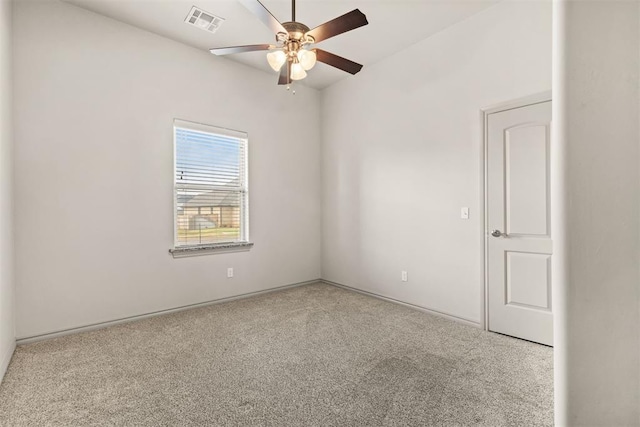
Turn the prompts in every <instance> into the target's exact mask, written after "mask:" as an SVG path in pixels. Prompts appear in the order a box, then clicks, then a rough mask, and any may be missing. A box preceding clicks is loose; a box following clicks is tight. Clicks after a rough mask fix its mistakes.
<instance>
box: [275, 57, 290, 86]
mask: <svg viewBox="0 0 640 427" xmlns="http://www.w3.org/2000/svg"><path fill="white" fill-rule="evenodd" d="M278 84H279V85H288V84H291V62H289V61H287V62H286V63H285V64H284V65H283V66H282V68H280V78H279V79H278Z"/></svg>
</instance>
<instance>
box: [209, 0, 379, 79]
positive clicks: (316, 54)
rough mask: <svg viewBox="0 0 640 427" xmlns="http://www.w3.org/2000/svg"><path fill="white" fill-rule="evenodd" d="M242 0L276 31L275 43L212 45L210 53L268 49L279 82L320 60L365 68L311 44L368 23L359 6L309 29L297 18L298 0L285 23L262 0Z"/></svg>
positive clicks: (297, 76)
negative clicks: (288, 20) (217, 46)
mask: <svg viewBox="0 0 640 427" xmlns="http://www.w3.org/2000/svg"><path fill="white" fill-rule="evenodd" d="M239 1H240V3H242V4H243V5H244V6H245V7H246V8H247V9H249V10H250V11H251V12H253V13H254V14H255V15H256V16H257V17H258V18H259V19H260V20H261V21H262V22H263V23H264V24H265V25H266V26H267V27H269V28H270V29H271V30H272V31H273V32H274V33H275V38H276V44H275V45H272V44H259V45H249V46H233V47H223V48H213V49H211V53H213V54H214V55H229V54H234V53H243V52H254V51H260V50H267V51H270V52H269V53H267V62H268V63H269V66H270V67H271V68H272V69H273V70H274V71H277V72H279V73H280V77H279V79H278V84H279V85H290V84H291V82H292V81H297V80H302V79H304V78H305V77H307V71H309V70H311V69H312V68H313V67H314V66H315V65H316V62H317V61H320V62H323V63H325V64H327V65H331V66H332V67H335V68H338V69H340V70H342V71H346V72H347V73H350V74H356V73H358V72H359V71H360V70H361V69H362V65H361V64H358V63H355V62H353V61H350V60H348V59H345V58H342V57H340V56H338V55H335V54H333V53H330V52H327V51H324V50H322V49H317V48H313V47H312V45H314V44H315V43H318V42H321V41H323V40H326V39H328V38H331V37H334V36H337V35H339V34H342V33H346V32H347V31H351V30H355V29H356V28H360V27H362V26H364V25H367V24H368V22H367V17H366V16H365V15H364V14H363V13H362V12H360V10H358V9H355V10H352V11H351V12H349V13H347V14H345V15H342V16H340V17H338V18H336V19H333V20H331V21H329V22H325V23H324V24H322V25H320V26H318V27H316V28H314V29H312V30H310V29H309V27H307V26H306V25H304V24H302V23H300V22H296V1H295V0H292V2H291V15H292V18H291V21H290V22H283V23H280V22H279V21H278V20H277V19H276V18H275V17H274V16H273V15H272V14H271V12H269V10H268V9H267V8H266V7H264V5H263V4H262V3H260V1H259V0H239Z"/></svg>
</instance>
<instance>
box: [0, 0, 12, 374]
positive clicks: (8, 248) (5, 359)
mask: <svg viewBox="0 0 640 427" xmlns="http://www.w3.org/2000/svg"><path fill="white" fill-rule="evenodd" d="M11 9H12V2H11V1H10V0H0V381H2V377H3V376H4V372H5V370H6V368H7V365H8V364H9V360H10V359H11V355H12V354H13V349H14V348H15V343H16V340H15V337H16V335H15V326H14V325H15V324H14V269H13V261H14V258H13V232H12V229H13V227H12V217H13V162H12V159H11V157H12V151H13V134H12V127H13V126H12V125H13V118H12V102H11V92H12V84H11V77H12V73H11V72H12V63H11V62H12V54H11V51H12V47H11Z"/></svg>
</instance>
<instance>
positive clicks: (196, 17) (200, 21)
mask: <svg viewBox="0 0 640 427" xmlns="http://www.w3.org/2000/svg"><path fill="white" fill-rule="evenodd" d="M184 22H186V23H187V24H191V25H193V26H194V27H198V28H200V29H201V30H205V31H208V32H210V33H215V32H216V31H217V30H218V28H220V25H222V23H223V22H224V18H220V17H219V16H215V15H214V14H212V13H209V12H205V11H204V10H202V9H198V8H197V7H195V6H193V7H192V8H191V11H190V12H189V14H188V15H187V17H186V18H185V20H184Z"/></svg>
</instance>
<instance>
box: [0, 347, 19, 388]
mask: <svg viewBox="0 0 640 427" xmlns="http://www.w3.org/2000/svg"><path fill="white" fill-rule="evenodd" d="M14 351H16V343H15V342H14V343H13V345H12V346H11V347H10V348H9V350H8V351H7V352H6V353H5V354H3V355H2V359H0V384H2V379H3V378H4V374H5V373H6V372H7V368H8V367H9V362H11V358H12V357H13V352H14Z"/></svg>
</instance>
